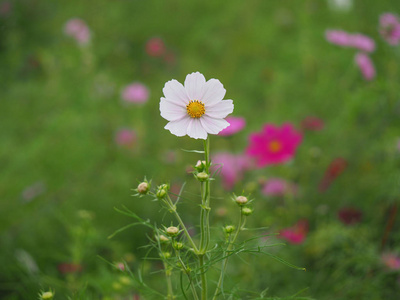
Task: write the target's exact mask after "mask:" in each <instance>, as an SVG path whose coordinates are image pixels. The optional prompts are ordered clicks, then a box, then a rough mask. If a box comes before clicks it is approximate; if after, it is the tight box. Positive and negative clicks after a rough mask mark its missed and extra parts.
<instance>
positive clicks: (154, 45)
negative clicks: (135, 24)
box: [146, 37, 166, 57]
mask: <svg viewBox="0 0 400 300" xmlns="http://www.w3.org/2000/svg"><path fill="white" fill-rule="evenodd" d="M165 50H166V48H165V44H164V41H163V40H162V39H161V38H159V37H153V38H151V39H149V40H148V41H147V42H146V53H147V54H148V55H149V56H154V57H160V56H163V55H164V54H165Z"/></svg>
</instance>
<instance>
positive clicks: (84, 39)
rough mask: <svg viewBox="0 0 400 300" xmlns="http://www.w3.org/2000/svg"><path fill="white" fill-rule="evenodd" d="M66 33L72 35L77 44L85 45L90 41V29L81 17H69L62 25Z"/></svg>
mask: <svg viewBox="0 0 400 300" xmlns="http://www.w3.org/2000/svg"><path fill="white" fill-rule="evenodd" d="M64 32H65V34H66V35H68V36H71V37H73V38H74V39H75V40H76V41H77V42H78V43H79V44H81V45H85V44H88V43H89V41H90V30H89V27H88V26H87V25H86V23H85V22H84V21H83V20H81V19H71V20H69V21H68V22H67V23H66V24H65V26H64Z"/></svg>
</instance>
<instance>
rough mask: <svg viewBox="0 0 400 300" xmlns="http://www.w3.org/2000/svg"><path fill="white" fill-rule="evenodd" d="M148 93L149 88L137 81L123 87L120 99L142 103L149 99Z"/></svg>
mask: <svg viewBox="0 0 400 300" xmlns="http://www.w3.org/2000/svg"><path fill="white" fill-rule="evenodd" d="M149 95H150V91H149V89H148V88H147V87H146V86H145V85H143V84H141V83H139V82H134V83H132V84H130V85H128V86H126V87H124V89H123V90H122V93H121V97H122V99H123V100H125V101H126V102H130V103H144V102H146V101H147V100H148V99H149Z"/></svg>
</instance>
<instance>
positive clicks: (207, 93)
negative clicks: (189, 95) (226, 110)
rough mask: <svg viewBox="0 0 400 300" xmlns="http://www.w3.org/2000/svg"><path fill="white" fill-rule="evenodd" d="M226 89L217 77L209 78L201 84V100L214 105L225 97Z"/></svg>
mask: <svg viewBox="0 0 400 300" xmlns="http://www.w3.org/2000/svg"><path fill="white" fill-rule="evenodd" d="M225 93H226V90H225V89H224V86H223V85H222V83H221V82H220V81H219V80H217V79H210V80H209V81H207V82H206V83H205V84H204V86H203V95H202V97H201V101H202V102H203V103H204V104H205V105H209V106H212V105H215V104H217V103H218V102H220V101H221V100H222V99H224V97H225Z"/></svg>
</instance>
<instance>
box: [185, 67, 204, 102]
mask: <svg viewBox="0 0 400 300" xmlns="http://www.w3.org/2000/svg"><path fill="white" fill-rule="evenodd" d="M205 83H206V79H205V78H204V76H203V74H201V73H199V72H195V73H192V74H189V75H187V76H186V79H185V89H186V92H187V95H188V96H189V99H190V100H201V96H202V93H203V86H204V85H205Z"/></svg>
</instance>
